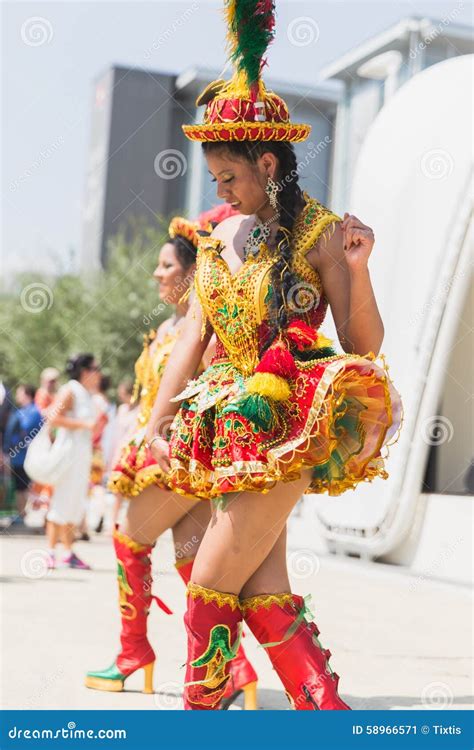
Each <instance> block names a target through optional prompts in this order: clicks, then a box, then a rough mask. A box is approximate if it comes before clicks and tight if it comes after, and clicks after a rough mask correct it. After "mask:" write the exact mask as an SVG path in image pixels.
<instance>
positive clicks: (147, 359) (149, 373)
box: [133, 330, 179, 426]
mask: <svg viewBox="0 0 474 750" xmlns="http://www.w3.org/2000/svg"><path fill="white" fill-rule="evenodd" d="M178 335H179V332H177V331H176V330H173V331H170V332H168V333H167V334H166V335H165V337H164V339H163V341H159V342H156V344H155V345H154V346H152V345H151V344H152V342H153V339H154V337H155V332H154V331H152V332H151V333H150V334H148V335H147V336H146V337H145V344H144V347H143V351H142V353H141V354H140V356H139V358H138V359H137V361H136V363H135V376H136V380H135V387H134V393H133V397H134V400H136V399H137V398H138V396H139V397H140V405H139V414H138V424H139V425H140V426H145V425H146V424H147V423H148V420H149V419H150V415H151V410H152V408H153V404H154V402H155V398H156V394H157V392H158V386H159V384H160V380H161V376H162V374H163V370H164V369H165V366H166V363H167V361H168V357H169V355H170V354H171V351H172V349H173V347H174V345H175V342H176V339H177V337H178Z"/></svg>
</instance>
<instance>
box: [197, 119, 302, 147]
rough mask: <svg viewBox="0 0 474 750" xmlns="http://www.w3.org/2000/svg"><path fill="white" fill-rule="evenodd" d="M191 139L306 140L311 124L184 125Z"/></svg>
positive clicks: (215, 140)
mask: <svg viewBox="0 0 474 750" xmlns="http://www.w3.org/2000/svg"><path fill="white" fill-rule="evenodd" d="M182 128H183V132H184V134H185V136H186V137H187V138H189V140H190V141H200V142H201V143H204V142H209V143H213V142H225V141H291V142H292V143H298V142H300V141H304V140H306V138H307V137H308V136H309V134H310V132H311V125H306V124H305V123H294V122H242V121H240V122H216V123H213V124H210V123H209V124H206V123H202V124H200V125H183V126H182Z"/></svg>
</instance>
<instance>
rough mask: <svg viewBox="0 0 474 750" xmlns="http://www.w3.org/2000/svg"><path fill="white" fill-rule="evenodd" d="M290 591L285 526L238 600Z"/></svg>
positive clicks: (245, 585)
mask: <svg viewBox="0 0 474 750" xmlns="http://www.w3.org/2000/svg"><path fill="white" fill-rule="evenodd" d="M290 590H291V584H290V580H289V578H288V568H287V565H286V526H285V528H284V529H283V531H282V532H281V534H280V536H279V537H278V539H277V540H276V542H275V544H274V545H273V547H272V549H271V550H270V552H269V553H268V555H267V556H266V558H265V560H264V561H263V562H262V564H261V565H260V566H259V567H258V568H257V570H256V571H255V573H254V574H253V575H252V576H250V578H249V579H248V581H247V583H245V584H244V586H243V588H242V590H241V592H240V598H241V599H247V598H249V597H251V596H258V595H259V594H269V593H272V594H282V593H285V592H287V591H290Z"/></svg>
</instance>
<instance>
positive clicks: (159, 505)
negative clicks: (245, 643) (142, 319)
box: [85, 204, 257, 709]
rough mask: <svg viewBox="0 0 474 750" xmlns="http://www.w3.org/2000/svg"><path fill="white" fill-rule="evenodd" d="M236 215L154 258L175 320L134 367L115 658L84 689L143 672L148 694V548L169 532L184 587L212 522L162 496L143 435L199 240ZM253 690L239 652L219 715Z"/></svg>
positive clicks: (194, 227) (226, 211) (222, 209)
mask: <svg viewBox="0 0 474 750" xmlns="http://www.w3.org/2000/svg"><path fill="white" fill-rule="evenodd" d="M235 213H236V212H235V211H234V210H233V209H232V208H231V207H230V206H228V205H225V204H224V205H220V206H217V207H216V208H214V209H211V210H210V211H207V212H205V213H203V214H201V216H200V217H199V219H198V220H197V222H191V221H188V220H186V219H183V218H181V217H176V218H174V219H173V220H172V222H171V224H170V226H169V230H168V233H169V237H168V241H167V242H166V243H165V244H164V245H163V248H162V249H161V252H160V258H159V263H158V266H157V268H156V270H155V272H154V277H155V279H156V280H157V281H158V283H159V289H160V298H161V300H162V302H165V303H167V304H169V305H171V306H173V307H174V309H175V313H174V315H172V317H171V318H169V319H168V320H166V321H165V322H164V323H162V324H161V325H160V326H159V328H158V329H157V331H156V332H152V333H151V334H149V335H148V336H146V337H145V345H144V349H143V351H142V354H141V355H140V357H139V359H138V360H137V363H136V365H135V372H136V382H135V389H134V394H133V396H134V399H135V400H137V399H139V406H138V413H137V424H136V430H135V432H134V434H133V435H132V437H131V438H130V439H129V440H127V442H126V444H125V445H124V447H123V449H122V451H121V455H120V459H119V461H118V463H117V466H116V467H115V470H114V471H113V473H112V475H111V478H110V483H109V487H110V489H111V490H112V491H113V492H116V493H120V494H121V495H122V496H125V497H128V498H130V505H129V509H128V514H127V519H126V521H125V523H124V524H123V526H122V528H120V530H116V531H115V533H114V536H113V543H114V549H115V554H116V557H117V566H118V586H119V606H120V614H121V635H120V640H121V651H120V653H119V655H118V656H117V658H116V659H115V661H114V663H113V664H112V665H111V667H109V668H107V669H105V670H98V671H92V672H89V673H88V674H87V677H86V682H85V684H86V686H87V687H89V688H93V689H96V690H106V691H121V690H123V687H124V683H125V681H126V679H127V677H129V676H130V675H131V674H133V673H134V672H136V671H137V669H140V668H143V669H144V673H145V687H144V692H152V690H153V685H152V681H153V668H154V663H155V654H154V651H153V648H152V646H151V644H150V642H149V640H148V636H147V619H148V613H149V609H150V606H151V603H152V601H153V600H155V601H156V602H157V604H158V605H159V606H160V607H161V608H162V609H163V610H164V611H165V612H168V613H169V610H168V608H167V607H166V605H165V604H164V603H163V602H162V601H161V600H160V599H159V598H158V597H156V596H153V595H152V593H151V589H152V572H151V552H152V547H153V545H154V543H155V541H156V539H157V538H158V536H160V535H161V534H162V533H163V531H165V530H166V529H167V528H172V532H173V540H174V544H175V552H176V569H177V571H178V573H179V575H180V576H181V578H182V579H183V581H184V583H185V584H187V583H188V581H189V579H190V576H191V571H192V566H193V561H194V556H195V554H196V551H197V548H198V546H199V543H200V540H201V538H202V536H203V533H204V530H205V528H206V526H207V524H208V522H209V519H210V515H211V514H210V509H209V507H207V506H206V504H203V503H199V502H196V500H195V499H194V498H192V497H191V498H186V499H184V498H183V497H180V496H179V495H176V494H174V493H172V492H169V491H168V489H167V484H166V475H165V473H164V472H163V471H162V469H161V468H160V467H159V466H158V464H157V462H156V460H155V459H154V458H153V455H152V453H151V451H150V449H149V448H148V447H147V445H146V444H145V440H144V435H145V430H146V427H147V424H148V420H149V418H150V413H151V408H152V406H153V402H154V400H155V397H156V394H157V392H158V389H159V385H160V380H161V376H162V373H163V370H164V367H165V364H166V362H167V360H168V358H169V355H170V352H171V350H172V348H173V346H174V345H175V343H176V342H177V341H178V340H179V339H180V337H181V336H182V332H183V324H184V322H185V314H186V312H187V309H188V303H187V302H186V301H183V300H182V298H183V297H185V296H186V292H187V290H188V289H189V287H190V284H191V283H192V280H193V274H194V270H195V260H196V250H197V244H198V238H199V234H198V233H199V232H200V233H202V234H209V233H210V231H211V230H212V228H213V227H214V226H216V225H217V224H218V223H219V222H220V221H222V220H223V219H225V218H227V217H229V216H231V215H233V214H235ZM211 348H212V347H211ZM206 356H208V355H207V353H206V352H203V357H202V359H203V363H204V364H206ZM202 369H203V365H202V364H201V363H198V365H197V368H196V370H197V372H199V371H202ZM168 422H169V420H168ZM165 423H166V419H165V420H164V424H165ZM165 427H166V424H165ZM256 684H257V675H256V673H255V671H254V669H253V668H252V666H251V664H250V663H249V661H248V660H247V658H246V656H245V654H244V651H243V649H242V648H241V649H239V653H238V657H237V659H236V660H235V662H234V664H233V670H232V679H231V681H230V683H229V686H228V690H227V693H226V696H225V699H224V701H223V706H222V707H223V708H225V707H227V706H228V705H230V703H231V702H232V701H233V700H234V699H235V697H236V696H237V695H238V693H239V692H241V691H243V692H244V695H245V707H246V708H247V709H249V708H250V709H251V708H255V707H256Z"/></svg>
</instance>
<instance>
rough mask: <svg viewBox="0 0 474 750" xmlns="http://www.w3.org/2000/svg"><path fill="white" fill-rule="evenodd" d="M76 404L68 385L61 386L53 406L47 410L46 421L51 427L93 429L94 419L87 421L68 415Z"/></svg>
mask: <svg viewBox="0 0 474 750" xmlns="http://www.w3.org/2000/svg"><path fill="white" fill-rule="evenodd" d="M73 405H74V398H73V395H72V393H71V391H70V389H69V388H68V387H67V386H64V387H63V388H61V390H60V391H59V393H58V394H57V396H56V398H55V399H54V401H53V403H52V404H51V406H50V407H49V408H48V410H47V412H46V421H47V423H48V425H49V426H50V427H67V429H68V430H92V429H93V428H94V426H95V423H94V421H93V420H90V421H85V420H84V419H76V418H75V417H67V416H66V414H67V412H68V411H71V409H72V408H73Z"/></svg>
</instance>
